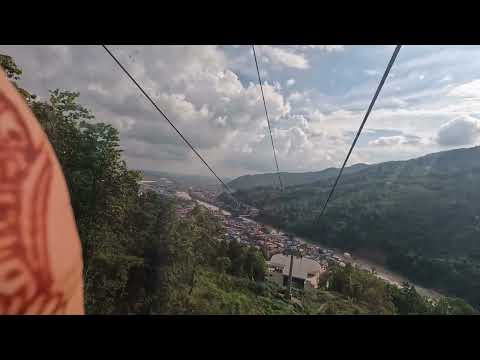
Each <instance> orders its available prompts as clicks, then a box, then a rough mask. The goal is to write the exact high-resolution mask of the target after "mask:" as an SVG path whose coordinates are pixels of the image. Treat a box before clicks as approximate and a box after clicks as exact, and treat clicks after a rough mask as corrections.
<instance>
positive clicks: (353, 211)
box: [238, 147, 480, 307]
mask: <svg viewBox="0 0 480 360" xmlns="http://www.w3.org/2000/svg"><path fill="white" fill-rule="evenodd" d="M333 181H334V178H333V177H329V178H327V179H323V180H320V181H317V182H315V183H311V184H307V185H301V186H294V187H288V188H286V189H285V191H284V192H280V191H278V190H275V189H273V188H258V189H252V190H250V191H239V192H238V195H239V196H240V197H241V198H243V200H244V201H246V202H247V203H250V204H252V205H254V206H256V207H258V208H260V209H261V210H262V212H261V216H262V217H263V218H264V219H265V220H267V221H269V222H271V223H273V224H275V225H277V226H280V227H283V228H284V229H286V230H289V231H292V232H294V233H297V234H298V235H301V236H305V237H309V238H310V239H312V240H313V241H318V242H320V243H324V244H326V245H331V246H336V247H340V248H345V249H349V250H350V251H354V252H355V251H357V252H362V253H366V254H376V255H377V259H376V260H377V261H383V262H385V263H386V265H387V266H389V267H391V268H392V269H395V270H397V271H399V272H401V273H403V274H404V275H406V276H407V277H409V278H411V279H412V280H415V281H417V282H418V283H420V284H423V285H425V286H428V287H433V288H437V289H439V290H442V291H444V292H447V293H449V294H454V295H457V296H461V297H464V298H466V299H468V300H469V301H470V302H471V303H472V304H474V305H475V306H477V307H479V306H480V147H473V148H466V149H458V150H451V151H444V152H439V153H434V154H429V155H426V156H423V157H420V158H417V159H412V160H407V161H395V162H386V163H381V164H376V165H370V166H368V167H366V168H364V169H362V170H360V171H357V172H354V173H350V174H348V173H347V174H344V176H343V177H342V179H341V180H340V183H339V184H338V187H337V190H336V193H335V194H334V196H333V198H332V200H331V202H330V204H329V206H328V208H327V211H326V213H325V214H324V217H323V218H322V219H319V212H320V209H321V206H322V205H323V202H324V201H325V198H326V195H327V193H328V191H329V190H330V187H331V185H332V183H333Z"/></svg>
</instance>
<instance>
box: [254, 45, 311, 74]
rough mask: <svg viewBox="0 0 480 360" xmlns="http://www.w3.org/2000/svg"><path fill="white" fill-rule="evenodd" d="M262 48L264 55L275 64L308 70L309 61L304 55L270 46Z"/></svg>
mask: <svg viewBox="0 0 480 360" xmlns="http://www.w3.org/2000/svg"><path fill="white" fill-rule="evenodd" d="M260 48H261V53H262V55H263V56H266V57H267V58H269V59H270V60H271V62H272V63H273V64H276V65H283V66H287V67H291V68H296V69H308V67H309V64H308V60H307V58H306V57H305V55H304V54H302V53H295V52H293V51H291V50H290V49H288V48H280V47H276V46H270V45H263V46H261V47H260Z"/></svg>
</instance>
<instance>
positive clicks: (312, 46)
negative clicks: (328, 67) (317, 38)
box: [296, 45, 345, 52]
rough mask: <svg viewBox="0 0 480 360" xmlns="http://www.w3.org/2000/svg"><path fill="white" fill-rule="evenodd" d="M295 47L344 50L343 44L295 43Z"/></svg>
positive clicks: (330, 50)
mask: <svg viewBox="0 0 480 360" xmlns="http://www.w3.org/2000/svg"><path fill="white" fill-rule="evenodd" d="M296 47H297V48H298V49H301V50H309V49H319V50H323V51H326V52H333V51H343V50H345V47H344V46H343V45H297V46H296Z"/></svg>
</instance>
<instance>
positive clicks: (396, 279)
mask: <svg viewBox="0 0 480 360" xmlns="http://www.w3.org/2000/svg"><path fill="white" fill-rule="evenodd" d="M176 195H177V196H178V197H179V198H182V199H185V200H193V199H192V197H191V196H190V195H189V194H188V193H186V192H183V191H177V192H176ZM195 201H196V202H197V203H198V204H200V205H202V206H205V207H206V208H208V209H210V210H214V211H219V210H221V211H222V213H223V214H224V215H228V216H229V215H231V214H230V213H229V212H228V211H225V210H223V209H220V208H219V207H217V206H215V205H212V204H209V203H206V202H204V201H201V200H196V199H195ZM250 221H254V220H250ZM254 222H256V221H254ZM262 225H264V226H267V227H268V228H270V229H273V230H274V231H276V232H281V230H278V229H276V228H275V227H273V226H271V225H268V224H262ZM295 239H296V240H298V241H300V242H303V243H308V244H311V245H316V246H318V247H320V248H321V249H325V250H330V251H332V254H333V255H336V256H338V257H339V258H340V259H341V260H342V261H343V262H350V263H354V264H356V266H358V267H359V268H360V269H364V270H369V271H370V270H372V268H374V269H375V273H376V276H377V277H379V278H381V279H382V280H384V281H386V282H388V283H390V284H392V285H396V286H398V287H400V286H401V284H402V283H404V282H409V283H410V284H412V285H413V286H415V289H417V292H418V293H419V294H420V295H422V296H427V297H430V298H433V299H438V298H439V297H441V296H442V295H441V294H440V293H438V292H437V291H435V290H433V289H427V288H424V287H422V286H419V285H416V284H415V283H413V282H411V281H409V280H408V279H407V278H405V277H404V276H402V275H400V274H397V273H395V272H392V271H390V270H388V269H387V268H385V267H384V266H382V265H380V264H377V263H375V262H372V261H371V260H367V259H365V258H363V257H358V256H355V254H351V256H350V257H346V256H345V255H344V251H348V250H341V249H335V248H329V247H327V246H324V245H322V244H319V243H314V242H312V241H308V240H306V239H303V238H300V237H295Z"/></svg>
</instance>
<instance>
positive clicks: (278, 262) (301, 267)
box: [269, 254, 322, 279]
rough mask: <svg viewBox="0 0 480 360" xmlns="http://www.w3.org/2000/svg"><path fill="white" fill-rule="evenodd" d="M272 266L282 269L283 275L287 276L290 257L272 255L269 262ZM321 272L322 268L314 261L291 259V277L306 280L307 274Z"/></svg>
mask: <svg viewBox="0 0 480 360" xmlns="http://www.w3.org/2000/svg"><path fill="white" fill-rule="evenodd" d="M269 264H270V265H272V266H278V267H280V266H281V267H283V275H285V276H288V273H289V270H290V256H286V255H283V254H276V255H273V256H272V258H271V259H270V261H269ZM317 272H322V266H321V265H320V264H319V263H318V262H316V261H315V260H311V259H307V258H304V257H302V258H299V257H296V256H294V257H293V268H292V277H295V278H298V279H307V278H308V274H313V273H317Z"/></svg>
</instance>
